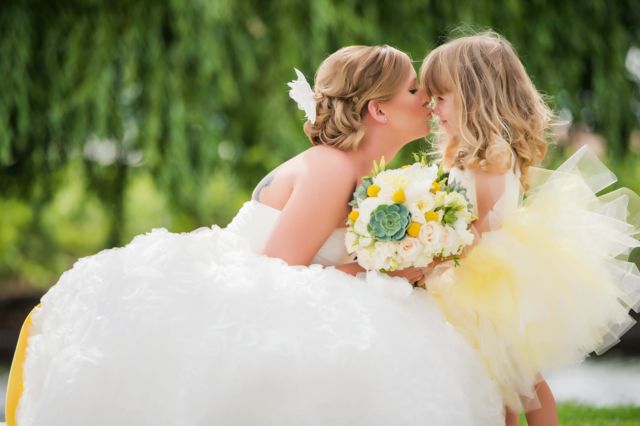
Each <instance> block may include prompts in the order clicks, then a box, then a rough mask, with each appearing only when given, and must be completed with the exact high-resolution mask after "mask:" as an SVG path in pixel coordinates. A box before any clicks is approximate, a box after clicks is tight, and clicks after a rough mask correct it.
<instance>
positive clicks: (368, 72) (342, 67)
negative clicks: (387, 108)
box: [304, 45, 411, 150]
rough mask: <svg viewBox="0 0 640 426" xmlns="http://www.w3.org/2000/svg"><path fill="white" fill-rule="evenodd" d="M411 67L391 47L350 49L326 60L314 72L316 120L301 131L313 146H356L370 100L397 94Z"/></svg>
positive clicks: (359, 139)
mask: <svg viewBox="0 0 640 426" xmlns="http://www.w3.org/2000/svg"><path fill="white" fill-rule="evenodd" d="M410 68H411V60H410V59H409V56H408V55H407V54H406V53H404V52H401V51H399V50H398V49H395V48H393V47H390V46H387V45H382V46H349V47H344V48H342V49H340V50H338V51H337V52H335V53H333V54H331V55H330V56H329V57H327V58H326V59H325V60H324V61H323V62H322V64H321V65H320V67H319V68H318V71H317V72H316V77H315V87H314V92H315V98H316V121H315V123H314V124H312V123H311V122H309V121H307V122H306V123H305V126H304V132H305V133H306V134H307V136H308V137H309V140H310V141H311V143H312V144H314V145H329V146H333V147H336V148H338V149H342V150H353V149H356V148H357V147H358V144H359V143H360V141H361V140H362V138H363V136H364V132H365V126H364V121H363V119H364V115H365V112H366V110H367V104H368V102H369V101H372V100H375V101H380V102H384V101H387V100H389V99H391V97H392V96H393V95H394V94H396V93H397V92H398V90H399V89H400V87H401V85H402V84H403V83H404V82H405V81H406V78H407V73H408V72H409V70H410Z"/></svg>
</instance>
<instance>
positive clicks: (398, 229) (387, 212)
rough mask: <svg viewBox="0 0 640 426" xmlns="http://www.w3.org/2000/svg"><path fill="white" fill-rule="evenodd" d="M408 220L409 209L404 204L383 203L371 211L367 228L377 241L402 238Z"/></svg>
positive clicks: (405, 231)
mask: <svg viewBox="0 0 640 426" xmlns="http://www.w3.org/2000/svg"><path fill="white" fill-rule="evenodd" d="M410 222H411V219H410V214H409V210H408V209H407V208H406V207H405V206H403V205H402V204H383V205H381V206H378V207H377V208H376V209H375V210H374V211H373V212H372V213H371V218H370V219H369V225H368V226H367V230H368V231H369V233H370V234H371V235H372V236H373V237H374V238H376V239H377V240H379V241H398V240H401V239H402V238H404V236H405V234H406V233H407V227H408V226H409V223H410Z"/></svg>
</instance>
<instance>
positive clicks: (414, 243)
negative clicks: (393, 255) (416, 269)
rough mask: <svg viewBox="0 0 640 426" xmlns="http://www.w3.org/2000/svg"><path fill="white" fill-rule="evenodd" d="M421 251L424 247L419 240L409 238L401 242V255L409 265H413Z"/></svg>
mask: <svg viewBox="0 0 640 426" xmlns="http://www.w3.org/2000/svg"><path fill="white" fill-rule="evenodd" d="M421 251H422V247H421V245H420V241H419V240H418V239H417V238H411V237H407V238H405V239H404V240H402V241H400V248H399V254H400V256H401V257H402V259H403V260H404V261H405V262H407V263H413V262H414V261H415V260H416V258H417V257H418V255H419V254H420V252H421Z"/></svg>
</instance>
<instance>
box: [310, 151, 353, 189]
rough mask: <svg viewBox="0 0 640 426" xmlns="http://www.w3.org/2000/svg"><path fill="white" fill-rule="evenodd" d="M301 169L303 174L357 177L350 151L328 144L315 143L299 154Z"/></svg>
mask: <svg viewBox="0 0 640 426" xmlns="http://www.w3.org/2000/svg"><path fill="white" fill-rule="evenodd" d="M299 161H300V166H301V171H302V172H303V173H305V174H307V173H308V174H312V175H317V174H322V175H323V176H326V177H328V175H329V174H332V175H333V177H335V178H348V179H350V180H352V179H353V178H357V176H356V170H357V168H356V166H357V163H356V161H354V157H353V155H352V153H350V152H347V151H342V150H340V149H337V148H332V147H329V146H323V145H316V146H314V147H311V148H309V149H307V150H306V151H304V152H303V153H302V154H300V156H299Z"/></svg>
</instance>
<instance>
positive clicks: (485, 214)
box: [472, 171, 505, 236]
mask: <svg viewBox="0 0 640 426" xmlns="http://www.w3.org/2000/svg"><path fill="white" fill-rule="evenodd" d="M475 181H476V202H477V203H478V220H476V221H475V222H474V223H473V225H472V229H473V231H474V233H476V236H481V235H482V234H483V233H485V232H487V231H490V230H491V211H492V210H493V208H494V207H495V205H496V203H497V202H498V200H500V198H502V195H503V194H504V190H505V175H504V174H491V173H486V172H482V171H477V172H475Z"/></svg>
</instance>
